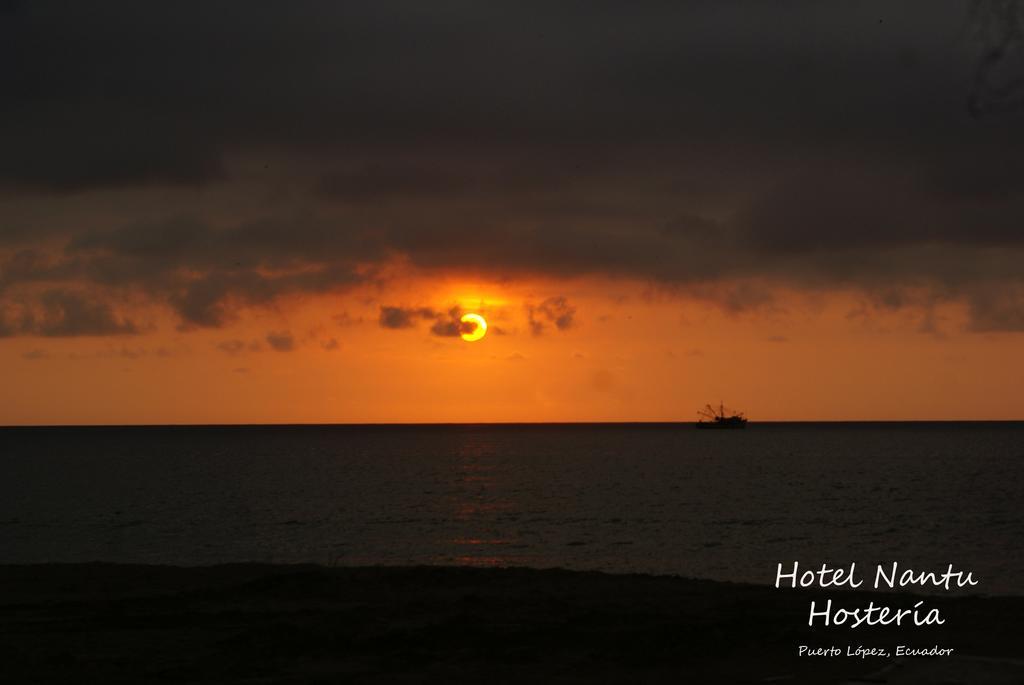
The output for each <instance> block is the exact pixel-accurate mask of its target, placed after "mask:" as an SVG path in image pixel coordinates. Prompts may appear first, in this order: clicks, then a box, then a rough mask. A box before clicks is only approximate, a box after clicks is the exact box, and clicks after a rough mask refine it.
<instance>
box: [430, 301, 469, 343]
mask: <svg viewBox="0 0 1024 685" xmlns="http://www.w3.org/2000/svg"><path fill="white" fill-rule="evenodd" d="M463 314H465V312H463V311H462V308H461V307H452V308H451V309H449V310H448V312H447V313H445V314H438V315H437V317H436V319H437V320H436V321H434V323H433V325H431V327H430V333H431V335H436V336H438V337H441V338H457V337H459V336H460V335H464V334H465V335H468V334H471V333H473V332H474V331H475V330H476V327H477V324H476V322H474V321H462V320H461V319H462V316H463Z"/></svg>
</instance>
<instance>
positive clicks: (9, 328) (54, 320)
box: [0, 290, 139, 338]
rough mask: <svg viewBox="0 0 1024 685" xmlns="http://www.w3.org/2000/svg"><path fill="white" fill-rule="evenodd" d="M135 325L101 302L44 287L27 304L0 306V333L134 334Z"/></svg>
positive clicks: (50, 334)
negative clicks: (5, 307) (8, 306)
mask: <svg viewBox="0 0 1024 685" xmlns="http://www.w3.org/2000/svg"><path fill="white" fill-rule="evenodd" d="M138 332H139V329H138V327H137V326H136V325H135V323H133V322H132V321H131V320H129V319H126V318H123V317H119V316H118V315H117V314H116V313H115V312H114V310H113V309H112V308H111V306H110V305H109V304H107V303H105V302H102V301H98V300H95V299H92V298H90V297H88V296H86V295H82V294H79V293H75V292H69V291H64V290H47V291H45V292H43V293H42V294H41V295H40V296H39V297H38V298H37V299H36V300H35V301H34V302H33V303H32V305H31V306H22V307H13V308H8V309H7V311H6V312H5V311H4V309H3V308H0V337H4V336H16V335H36V336H43V337H50V338H66V337H75V336H109V335H134V334H136V333H138Z"/></svg>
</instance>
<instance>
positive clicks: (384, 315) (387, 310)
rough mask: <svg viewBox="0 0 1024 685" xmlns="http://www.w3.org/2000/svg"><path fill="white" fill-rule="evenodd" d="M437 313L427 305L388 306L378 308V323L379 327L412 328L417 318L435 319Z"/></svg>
mask: <svg viewBox="0 0 1024 685" xmlns="http://www.w3.org/2000/svg"><path fill="white" fill-rule="evenodd" d="M435 318H437V313H435V312H434V310H433V309H430V308H428V307H413V308H405V307H389V306H382V307H381V308H380V319H379V323H380V325H381V328H392V329H400V328H412V327H413V326H415V325H416V323H417V322H418V321H419V320H422V319H435Z"/></svg>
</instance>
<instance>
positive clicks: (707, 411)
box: [697, 402, 747, 428]
mask: <svg viewBox="0 0 1024 685" xmlns="http://www.w3.org/2000/svg"><path fill="white" fill-rule="evenodd" d="M697 414H699V415H700V419H699V420H698V421H697V428H746V427H747V417H746V416H744V415H743V412H739V411H734V410H732V409H729V408H728V407H726V406H725V405H724V404H722V403H721V402H719V403H718V407H717V408H716V407H712V406H711V405H710V404H706V405H704V408H703V409H701V410H699V411H698V412H697Z"/></svg>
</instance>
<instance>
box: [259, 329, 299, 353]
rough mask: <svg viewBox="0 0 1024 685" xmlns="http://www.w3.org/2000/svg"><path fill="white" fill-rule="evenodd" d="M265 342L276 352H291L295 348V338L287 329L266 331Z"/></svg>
mask: <svg viewBox="0 0 1024 685" xmlns="http://www.w3.org/2000/svg"><path fill="white" fill-rule="evenodd" d="M266 340H267V344H268V345H270V348H271V349H272V350H274V351H276V352H291V351H292V350H294V349H295V338H293V337H292V334H291V333H290V332H288V331H281V332H270V333H267V338H266Z"/></svg>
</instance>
